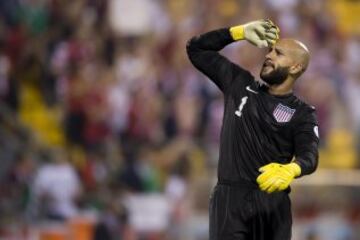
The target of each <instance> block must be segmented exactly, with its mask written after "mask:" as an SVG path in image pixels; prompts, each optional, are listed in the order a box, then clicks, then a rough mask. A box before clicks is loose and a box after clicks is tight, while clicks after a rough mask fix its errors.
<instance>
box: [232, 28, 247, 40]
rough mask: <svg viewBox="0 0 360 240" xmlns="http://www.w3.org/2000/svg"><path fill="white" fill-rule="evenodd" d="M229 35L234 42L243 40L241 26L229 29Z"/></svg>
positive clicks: (243, 34)
mask: <svg viewBox="0 0 360 240" xmlns="http://www.w3.org/2000/svg"><path fill="white" fill-rule="evenodd" d="M230 35H231V37H232V38H233V39H234V40H235V41H238V40H243V39H245V31H244V26H243V25H238V26H234V27H231V28H230Z"/></svg>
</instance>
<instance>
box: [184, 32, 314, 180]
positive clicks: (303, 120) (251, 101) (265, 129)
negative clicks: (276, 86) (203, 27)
mask: <svg viewBox="0 0 360 240" xmlns="http://www.w3.org/2000/svg"><path fill="white" fill-rule="evenodd" d="M232 42H234V40H233V39H232V37H231V35H230V32H229V29H227V28H224V29H219V30H215V31H211V32H208V33H205V34H202V35H199V36H195V37H193V38H191V39H190V40H189V42H188V44H187V53H188V56H189V59H190V61H191V62H192V64H193V65H194V66H195V67H196V68H197V69H198V70H199V71H201V72H202V73H203V74H205V75H206V76H207V77H208V78H209V79H210V80H211V81H213V82H214V83H215V84H216V85H217V86H218V88H219V89H220V90H221V91H222V92H223V95H224V106H225V107H224V115H223V123H222V128H221V137H220V151H219V163H218V179H219V180H225V181H235V182H236V181H239V180H247V181H251V182H255V181H256V178H257V176H258V175H259V171H258V169H259V168H260V167H262V166H264V165H266V164H268V163H271V162H277V163H282V164H285V163H289V162H291V161H292V159H293V157H295V162H296V163H298V164H299V166H300V167H301V175H306V174H310V173H312V172H313V171H315V169H316V168H317V165H318V144H319V136H318V124H317V119H316V114H315V109H314V107H312V106H310V105H308V104H306V103H304V102H303V101H301V100H300V99H299V98H297V97H296V96H295V95H294V94H292V93H291V94H288V95H282V96H275V95H271V94H269V93H268V88H267V87H266V86H265V85H262V84H260V83H259V81H255V79H254V76H253V75H252V74H251V73H250V72H248V71H247V70H245V69H243V68H242V67H240V66H238V65H237V64H234V63H232V62H231V61H229V60H228V59H227V58H226V57H224V56H222V55H221V54H220V53H219V52H218V51H220V50H221V49H222V48H224V47H225V46H226V45H228V44H230V43H232Z"/></svg>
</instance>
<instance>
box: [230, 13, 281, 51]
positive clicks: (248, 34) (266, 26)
mask: <svg viewBox="0 0 360 240" xmlns="http://www.w3.org/2000/svg"><path fill="white" fill-rule="evenodd" d="M279 33H280V30H279V28H278V27H277V26H276V25H275V24H274V23H273V22H272V21H271V20H269V19H267V20H264V19H262V20H256V21H252V22H249V23H246V24H243V25H238V26H234V27H231V28H230V34H231V36H232V38H233V39H234V40H236V41H238V40H243V39H246V40H247V41H248V42H250V43H251V44H253V45H255V46H257V47H260V48H263V47H270V46H272V45H273V44H275V42H276V41H277V40H278V39H279Z"/></svg>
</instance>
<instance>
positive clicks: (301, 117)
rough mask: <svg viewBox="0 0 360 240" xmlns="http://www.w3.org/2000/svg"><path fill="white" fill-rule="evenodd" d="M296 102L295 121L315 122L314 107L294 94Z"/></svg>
mask: <svg viewBox="0 0 360 240" xmlns="http://www.w3.org/2000/svg"><path fill="white" fill-rule="evenodd" d="M295 103H296V111H297V114H296V120H297V121H296V122H298V123H299V122H317V120H316V108H315V107H314V106H313V105H311V104H309V103H307V102H306V101H304V100H303V99H301V98H299V97H297V96H295Z"/></svg>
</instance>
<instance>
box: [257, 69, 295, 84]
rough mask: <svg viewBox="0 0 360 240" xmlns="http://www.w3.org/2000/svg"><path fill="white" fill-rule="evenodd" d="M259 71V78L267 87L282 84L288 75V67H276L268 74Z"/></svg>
mask: <svg viewBox="0 0 360 240" xmlns="http://www.w3.org/2000/svg"><path fill="white" fill-rule="evenodd" d="M263 70H264V69H261V72H260V77H261V79H262V80H264V82H266V83H267V84H269V85H280V84H282V83H283V82H284V81H285V79H286V78H287V76H288V75H289V67H277V68H275V69H274V70H272V71H271V72H269V73H263Z"/></svg>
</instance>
